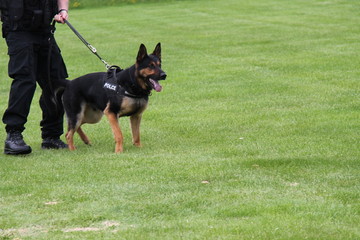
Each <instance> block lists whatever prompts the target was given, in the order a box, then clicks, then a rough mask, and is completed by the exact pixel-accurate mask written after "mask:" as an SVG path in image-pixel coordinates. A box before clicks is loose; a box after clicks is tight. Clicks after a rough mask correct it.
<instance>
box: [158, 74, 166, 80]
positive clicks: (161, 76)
mask: <svg viewBox="0 0 360 240" xmlns="http://www.w3.org/2000/svg"><path fill="white" fill-rule="evenodd" d="M166 76H167V75H166V73H165V72H162V73H160V79H159V80H165V79H166Z"/></svg>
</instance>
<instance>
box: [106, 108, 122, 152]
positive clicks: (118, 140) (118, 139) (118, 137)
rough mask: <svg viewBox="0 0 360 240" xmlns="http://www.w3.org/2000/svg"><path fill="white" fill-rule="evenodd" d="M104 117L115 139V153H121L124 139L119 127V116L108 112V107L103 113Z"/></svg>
mask: <svg viewBox="0 0 360 240" xmlns="http://www.w3.org/2000/svg"><path fill="white" fill-rule="evenodd" d="M104 113H105V116H106V117H107V118H108V120H109V123H110V126H111V130H112V132H113V134H114V138H115V153H121V152H123V141H124V137H123V135H122V132H121V129H120V126H119V116H118V114H115V113H113V112H110V111H109V109H108V107H107V108H106V109H105V111H104Z"/></svg>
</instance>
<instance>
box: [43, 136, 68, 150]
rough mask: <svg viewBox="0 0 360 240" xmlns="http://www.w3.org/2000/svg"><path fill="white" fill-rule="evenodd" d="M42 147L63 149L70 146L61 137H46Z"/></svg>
mask: <svg viewBox="0 0 360 240" xmlns="http://www.w3.org/2000/svg"><path fill="white" fill-rule="evenodd" d="M41 148H42V149H62V148H68V145H67V144H65V143H64V142H63V141H61V140H60V138H45V139H44V140H43V142H42V144H41Z"/></svg>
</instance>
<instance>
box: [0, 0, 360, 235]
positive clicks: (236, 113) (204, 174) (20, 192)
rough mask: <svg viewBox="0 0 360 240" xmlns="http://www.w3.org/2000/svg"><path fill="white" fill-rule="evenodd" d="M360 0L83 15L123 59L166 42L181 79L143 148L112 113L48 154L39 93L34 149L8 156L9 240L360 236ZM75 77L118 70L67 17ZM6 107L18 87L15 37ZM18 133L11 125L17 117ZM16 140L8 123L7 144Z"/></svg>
mask: <svg viewBox="0 0 360 240" xmlns="http://www.w3.org/2000/svg"><path fill="white" fill-rule="evenodd" d="M359 10H360V3H359V2H358V1H351V0H347V1H345V0H329V1H322V0H321V1H320V0H316V1H314V0H313V1H302V0H293V1H285V0H258V1H246V0H221V1H220V0H214V1H204V0H198V1H171V2H159V3H146V4H145V3H139V4H132V5H121V6H112V7H103V8H98V9H76V10H73V11H70V15H71V18H70V22H71V23H72V24H73V25H74V26H75V27H76V28H77V29H78V31H79V32H80V33H81V34H82V35H83V36H84V37H85V38H86V39H87V40H88V41H89V42H90V43H91V44H92V45H94V46H95V47H96V48H97V49H98V52H99V53H100V55H101V56H102V57H103V58H104V59H105V60H107V61H108V62H110V63H111V64H118V65H120V66H121V67H127V66H129V65H131V64H133V62H134V61H135V57H136V53H137V50H138V47H139V45H140V43H145V44H146V46H147V47H148V49H149V51H152V50H153V48H154V47H155V45H156V43H157V42H161V43H162V47H163V53H162V55H163V68H164V69H165V70H166V72H167V74H168V78H167V80H166V81H165V82H163V86H164V89H163V92H162V93H154V94H153V96H151V98H150V104H149V108H148V110H147V111H146V112H145V114H144V117H143V122H142V128H141V134H142V141H143V145H144V146H143V148H141V149H138V148H135V147H133V146H132V145H131V135H130V129H129V123H128V119H121V120H120V123H121V126H122V129H123V132H124V134H125V144H124V153H123V154H121V155H115V154H114V153H113V151H114V143H113V139H112V133H111V131H110V127H109V126H108V123H107V121H106V119H105V118H104V119H103V121H102V122H101V123H99V124H97V125H87V126H85V131H86V132H87V134H88V136H89V137H90V139H91V140H92V142H93V146H92V147H87V146H85V145H84V144H82V143H81V142H80V139H79V138H78V137H77V138H76V139H75V142H76V145H77V147H78V149H77V151H75V152H69V151H66V150H64V151H44V150H41V149H40V144H41V139H40V130H39V121H40V120H41V119H40V118H41V112H40V109H39V107H38V104H37V102H38V98H39V93H40V91H39V89H38V91H37V94H36V97H35V98H34V100H33V104H32V109H31V113H30V116H29V121H28V123H27V125H26V128H27V129H26V130H25V132H24V137H25V140H26V142H27V143H28V144H30V145H31V146H32V147H33V153H32V154H31V155H30V156H26V157H12V156H6V155H1V156H0V239H37V240H38V239H327V240H328V239H359V238H360V229H359V222H360V174H359V173H360V159H359V157H360V150H359V149H360V146H359V145H360V138H359V130H360V124H359V116H360V112H359V110H360V107H359V95H360V84H359V76H360V74H359V73H360V70H359V64H360V61H359V56H358V55H359V54H358V53H359V51H360V43H359V38H360V30H359V27H358V23H359V22H360V17H359V14H358V12H359ZM56 36H57V41H58V43H59V45H60V48H61V49H62V53H63V56H64V59H65V61H66V63H67V67H68V72H69V75H70V79H72V78H75V77H77V76H80V75H82V74H85V73H88V72H94V71H103V70H104V67H103V65H102V63H101V62H100V61H99V60H98V59H97V58H96V57H95V56H92V55H91V53H90V52H89V51H88V50H87V49H86V47H85V46H83V45H82V43H81V42H80V41H79V40H78V39H77V38H76V36H75V35H74V34H73V33H72V32H71V31H70V29H68V28H67V26H60V25H58V27H57V32H56ZM0 54H1V57H0V65H1V67H0V76H1V80H0V81H1V84H0V111H2V112H3V111H4V110H5V109H6V103H7V97H8V91H9V86H10V83H11V80H10V79H8V78H7V77H6V76H7V75H6V68H7V60H8V58H7V55H6V45H5V42H4V41H1V43H0ZM2 127H4V125H2ZM4 140H5V131H4V130H3V133H2V134H1V135H0V143H1V142H3V141H4Z"/></svg>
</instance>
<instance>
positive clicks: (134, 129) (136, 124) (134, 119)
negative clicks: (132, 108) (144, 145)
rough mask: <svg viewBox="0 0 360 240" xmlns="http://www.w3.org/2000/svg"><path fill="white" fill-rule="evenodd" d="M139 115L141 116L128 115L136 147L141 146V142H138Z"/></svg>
mask: <svg viewBox="0 0 360 240" xmlns="http://www.w3.org/2000/svg"><path fill="white" fill-rule="evenodd" d="M141 116H142V115H141V114H138V115H132V116H130V124H131V132H132V139H133V144H134V145H135V146H137V147H141V142H140V122H141Z"/></svg>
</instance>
